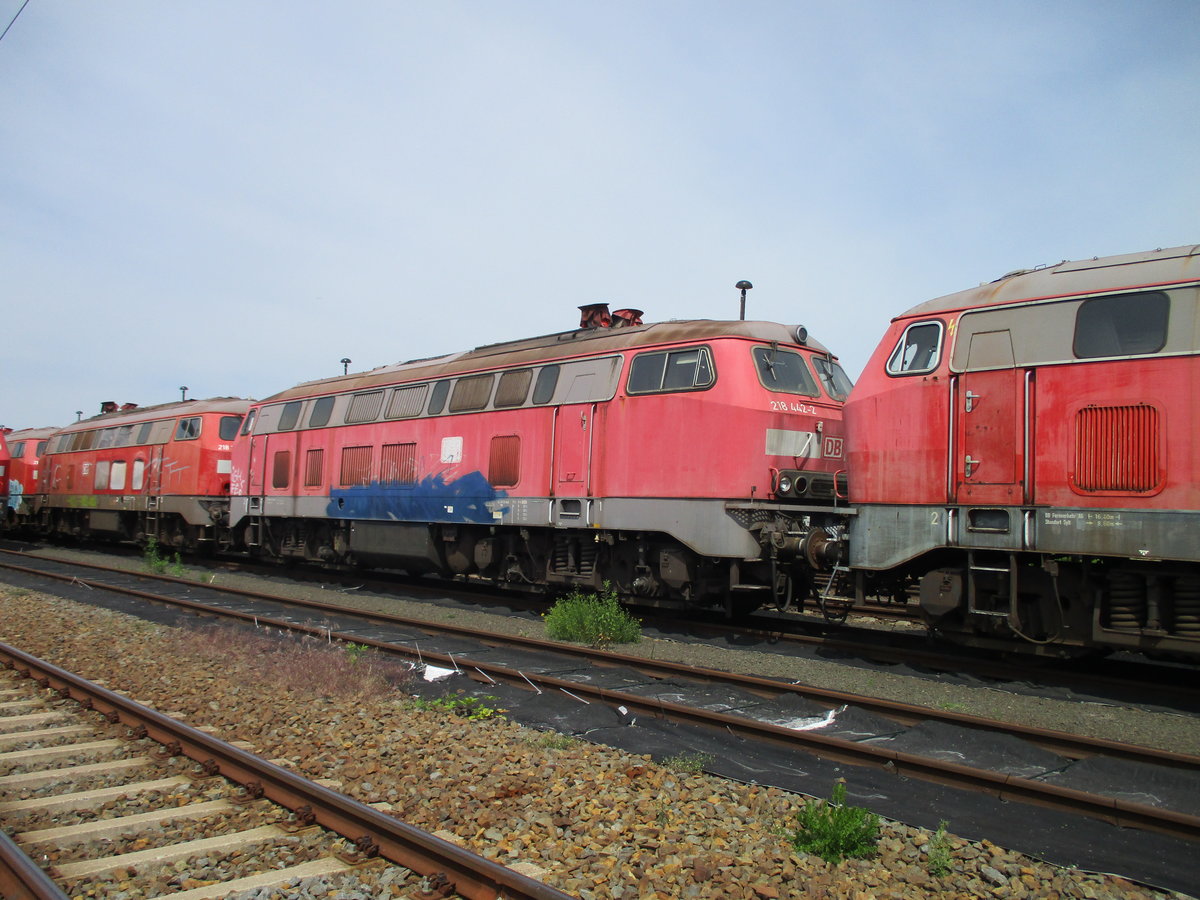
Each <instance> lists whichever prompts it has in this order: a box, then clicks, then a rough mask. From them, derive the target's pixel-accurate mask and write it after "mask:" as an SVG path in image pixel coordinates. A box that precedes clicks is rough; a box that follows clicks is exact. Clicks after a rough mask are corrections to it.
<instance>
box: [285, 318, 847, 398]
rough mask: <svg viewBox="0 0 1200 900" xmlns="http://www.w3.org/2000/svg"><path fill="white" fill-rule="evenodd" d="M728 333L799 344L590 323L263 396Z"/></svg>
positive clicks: (769, 327) (736, 328)
mask: <svg viewBox="0 0 1200 900" xmlns="http://www.w3.org/2000/svg"><path fill="white" fill-rule="evenodd" d="M722 337H742V338H746V339H748V340H754V341H778V342H779V343H780V344H788V345H795V344H796V338H795V334H794V333H793V330H792V328H791V327H789V326H787V325H781V324H777V323H775V322H727V321H720V320H710V319H697V320H692V321H682V322H661V323H656V324H652V325H640V326H636V327H631V328H615V329H609V328H588V329H582V330H579V331H566V332H562V333H560V334H551V335H545V336H544V337H537V338H530V339H528V340H520V341H511V342H509V343H504V344H493V345H491V346H487V347H477V348H476V349H474V350H471V351H469V352H466V353H451V354H448V355H446V356H439V357H434V358H432V359H423V360H415V361H412V362H404V363H398V364H396V365H392V366H380V367H379V368H377V369H372V370H370V371H369V372H358V373H354V374H351V375H340V376H337V377H334V378H322V379H318V380H315V381H307V382H304V383H302V384H298V385H296V386H295V387H293V388H289V389H288V390H286V391H281V392H279V393H277V394H272V395H271V396H270V397H266V398H264V399H263V400H262V402H263V403H276V402H279V401H282V400H295V399H299V398H302V397H312V396H316V395H319V394H328V393H340V392H346V391H357V390H363V389H365V388H375V387H382V386H384V385H391V384H399V383H402V382H408V381H426V380H434V379H438V378H445V377H448V376H452V375H460V374H464V373H468V372H475V371H479V370H485V369H487V370H490V369H496V368H500V367H507V366H521V365H533V364H536V363H543V362H551V361H555V360H562V359H566V358H571V357H579V356H591V355H594V354H601V353H612V352H613V351H615V350H627V349H631V348H635V347H647V346H655V345H659V344H673V343H677V342H680V341H705V340H712V339H715V338H722ZM805 346H807V347H808V348H809V349H810V350H812V351H814V352H815V353H818V354H820V355H822V356H823V355H825V354H826V353H827V352H828V351H827V350H826V349H825V347H824V346H823V345H821V344H820V343H819V342H818V341H815V340H812V339H811V338H810V339H809V340H808V342H807V344H806V345H805ZM835 358H836V357H835Z"/></svg>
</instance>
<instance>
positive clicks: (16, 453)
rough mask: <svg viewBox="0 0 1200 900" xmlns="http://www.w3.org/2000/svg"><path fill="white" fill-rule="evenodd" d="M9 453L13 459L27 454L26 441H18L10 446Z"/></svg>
mask: <svg viewBox="0 0 1200 900" xmlns="http://www.w3.org/2000/svg"><path fill="white" fill-rule="evenodd" d="M8 453H9V455H10V456H11V457H12V458H13V459H20V458H21V457H22V456H24V455H25V442H24V441H17V442H16V443H15V444H13V445H12V446H11V447H9V448H8Z"/></svg>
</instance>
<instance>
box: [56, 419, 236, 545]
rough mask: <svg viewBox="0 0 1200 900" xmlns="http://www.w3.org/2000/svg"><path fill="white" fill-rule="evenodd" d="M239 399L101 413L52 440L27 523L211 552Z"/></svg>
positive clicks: (223, 519)
mask: <svg viewBox="0 0 1200 900" xmlns="http://www.w3.org/2000/svg"><path fill="white" fill-rule="evenodd" d="M249 406H250V401H248V400H238V399H234V398H220V399H215V400H185V401H181V402H178V403H167V404H163V405H160V406H150V407H146V408H144V409H139V408H137V407H136V406H135V405H133V404H126V405H125V406H124V407H121V408H120V409H118V408H117V405H116V404H115V403H105V404H104V407H103V409H104V411H103V412H102V413H101V414H100V415H98V416H94V417H92V418H90V419H85V420H83V421H82V422H76V423H75V424H73V425H69V426H67V427H66V428H63V429H61V430H59V431H56V432H54V433H53V435H52V436H51V437H50V438H49V439H48V442H47V446H46V451H45V455H44V457H43V458H42V463H41V474H40V479H41V483H40V485H39V496H38V499H37V509H36V516H37V525H38V528H39V530H41V531H42V532H43V533H45V534H47V535H84V534H87V535H97V536H101V537H109V538H118V539H121V540H136V541H144V540H146V539H148V538H151V537H152V538H154V539H155V540H157V541H158V542H159V543H161V544H163V545H165V546H168V547H176V548H180V549H200V548H213V547H216V546H219V544H220V538H221V537H222V535H224V533H225V527H226V524H227V521H228V514H229V485H230V481H229V479H230V474H229V473H230V468H231V466H230V457H231V456H232V452H233V443H234V439H235V438H236V437H237V434H238V429H239V427H240V426H241V424H242V417H243V416H244V415H245V413H246V410H247V409H248V408H249Z"/></svg>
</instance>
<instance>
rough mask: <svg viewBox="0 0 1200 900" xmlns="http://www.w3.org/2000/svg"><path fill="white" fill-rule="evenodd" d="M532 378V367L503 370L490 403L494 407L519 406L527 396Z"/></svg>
mask: <svg viewBox="0 0 1200 900" xmlns="http://www.w3.org/2000/svg"><path fill="white" fill-rule="evenodd" d="M532 380H533V369H517V370H516V371H514V372H505V373H504V374H503V375H501V376H500V384H499V386H498V387H497V388H496V400H495V402H494V403H493V404H492V405H493V406H495V407H496V409H507V408H509V407H513V406H520V405H521V404H523V403H524V402H525V398H526V397H528V396H529V382H530V381H532Z"/></svg>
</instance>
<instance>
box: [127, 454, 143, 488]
mask: <svg viewBox="0 0 1200 900" xmlns="http://www.w3.org/2000/svg"><path fill="white" fill-rule="evenodd" d="M145 484H146V461H145V460H144V459H135V460H134V461H133V478H132V479H131V482H130V485H129V486H130V487H131V488H133V489H134V490H135V491H140V490H141V489H142V487H143V486H144V485H145Z"/></svg>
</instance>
